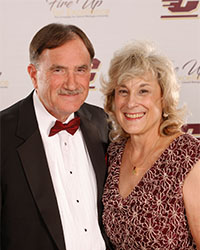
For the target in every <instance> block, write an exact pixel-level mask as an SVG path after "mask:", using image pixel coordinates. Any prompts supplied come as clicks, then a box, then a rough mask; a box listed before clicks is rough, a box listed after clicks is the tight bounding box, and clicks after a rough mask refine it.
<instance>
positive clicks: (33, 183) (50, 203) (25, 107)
mask: <svg viewBox="0 0 200 250" xmlns="http://www.w3.org/2000/svg"><path fill="white" fill-rule="evenodd" d="M18 136H19V137H21V138H23V139H24V143H23V144H22V145H21V146H20V147H19V148H18V152H19V155H20V158H21V162H22V165H23V168H24V172H25V174H26V177H27V181H28V183H29V186H30V189H31V192H32V195H33V198H34V200H35V203H36V205H37V207H38V210H39V212H40V214H41V218H42V219H43V221H44V222H45V224H46V226H47V228H48V230H49V233H50V234H51V236H52V238H53V240H54V241H55V243H56V245H57V247H58V249H59V250H65V243H64V236H63V231H62V226H61V220H60V215H59V211H58V206H57V201H56V197H55V193H54V189H53V184H52V181H51V176H50V172H49V168H48V164H47V159H46V156H45V151H44V147H43V143H42V139H41V135H40V133H39V129H38V125H37V121H36V117H35V112H34V108H33V103H32V96H29V97H28V98H26V99H25V100H24V101H23V103H22V105H21V107H20V114H19V126H18Z"/></svg>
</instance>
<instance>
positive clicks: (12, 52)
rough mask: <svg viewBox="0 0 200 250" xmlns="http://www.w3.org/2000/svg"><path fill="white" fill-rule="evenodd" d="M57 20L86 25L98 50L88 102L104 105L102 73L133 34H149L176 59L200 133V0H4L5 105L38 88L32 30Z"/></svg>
mask: <svg viewBox="0 0 200 250" xmlns="http://www.w3.org/2000/svg"><path fill="white" fill-rule="evenodd" d="M52 22H58V23H66V24H74V25H77V26H79V27H80V28H81V29H83V30H84V31H85V33H86V34H87V35H88V37H89V38H90V40H91V41H92V43H93V45H94V48H95V51H96V55H95V61H94V65H93V69H92V80H91V83H90V92H89V96H88V98H87V102H89V103H92V104H95V105H98V106H101V107H103V95H102V93H101V91H100V89H101V85H100V77H101V76H102V75H103V76H106V74H107V70H108V67H109V63H110V59H111V58H112V56H113V53H114V51H116V50H117V49H119V48H120V47H121V46H123V45H124V44H125V43H127V42H128V41H130V40H135V39H136V40H150V41H153V42H155V43H156V44H157V45H158V47H159V48H160V49H161V50H162V51H163V52H164V53H165V54H166V55H168V57H169V58H170V59H171V60H172V61H173V63H174V67H175V69H176V72H177V76H178V79H179V81H180V83H181V93H180V95H181V96H180V105H182V104H186V105H187V108H188V117H187V124H188V126H187V131H188V132H189V133H191V134H193V135H195V136H196V137H200V1H199V0H193V1H192V0H188V1H187V0H148V1H145V0H140V1H138V0H68V1H66V0H28V1H27V0H1V2H0V33H1V34H0V110H2V109H4V108H6V107H8V106H10V105H12V104H13V103H15V102H16V101H18V100H20V99H22V98H23V97H25V96H27V95H28V94H29V93H30V92H31V91H32V89H33V87H32V83H31V80H30V78H29V76H28V73H27V65H28V64H29V59H28V48H29V43H30V41H31V39H32V37H33V35H34V34H35V33H36V32H37V31H38V30H39V29H40V28H41V27H43V26H44V25H47V24H49V23H52Z"/></svg>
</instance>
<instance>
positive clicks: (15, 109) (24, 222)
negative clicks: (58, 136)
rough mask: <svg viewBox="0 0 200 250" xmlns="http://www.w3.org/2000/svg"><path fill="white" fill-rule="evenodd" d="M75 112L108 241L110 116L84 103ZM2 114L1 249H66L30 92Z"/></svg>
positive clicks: (0, 117) (0, 133)
mask: <svg viewBox="0 0 200 250" xmlns="http://www.w3.org/2000/svg"><path fill="white" fill-rule="evenodd" d="M77 114H78V115H79V116H80V118H81V124H80V128H81V131H82V133H83V136H84V140H85V142H86V145H87V148H88V152H89V155H90V158H91V161H92V164H93V167H94V171H95V174H96V180H97V189H98V197H97V204H98V216H99V225H100V228H101V230H102V234H103V236H104V237H105V240H106V241H107V239H106V236H105V234H104V231H103V226H102V222H101V214H102V202H101V195H102V192H103V186H104V183H105V178H106V164H105V152H106V148H107V144H108V127H107V121H106V115H105V113H104V111H103V110H102V109H101V108H98V107H96V106H93V105H89V104H86V103H85V104H83V105H82V107H81V108H80V110H79V111H78V112H77ZM0 115H1V116H0V122H1V123H0V124H1V125H0V126H1V127H0V136H1V138H0V139H1V145H0V146H1V155H0V157H1V166H0V167H1V185H0V187H1V190H0V199H1V200H0V209H1V211H0V212H1V244H0V245H1V250H66V248H65V243H64V236H63V231H62V226H61V220H60V215H59V211H58V205H57V200H56V197H55V193H54V188H53V184H52V180H51V176H50V172H49V168H48V164H47V159H46V156H45V151H44V147H43V143H42V139H41V135H40V132H39V129H38V124H37V120H36V116H35V112H34V108H33V98H32V93H31V94H30V95H29V96H28V97H27V98H25V99H23V100H22V101H19V102H18V103H16V104H14V105H13V106H11V107H10V108H8V109H6V110H4V111H2V112H1V114H0ZM77 240H78V239H77ZM77 250H80V249H77ZM94 250H95V246H94Z"/></svg>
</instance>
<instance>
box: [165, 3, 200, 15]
mask: <svg viewBox="0 0 200 250" xmlns="http://www.w3.org/2000/svg"><path fill="white" fill-rule="evenodd" d="M162 5H163V7H164V8H163V9H165V10H166V14H165V15H164V14H163V15H162V16H161V18H165V19H177V18H184V19H186V18H199V16H200V13H199V9H200V0H162Z"/></svg>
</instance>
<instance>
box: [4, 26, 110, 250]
mask: <svg viewBox="0 0 200 250" xmlns="http://www.w3.org/2000/svg"><path fill="white" fill-rule="evenodd" d="M93 57H94V50H93V46H92V44H91V42H90V41H89V39H88V38H87V36H86V35H85V34H84V33H83V31H81V30H80V29H79V28H78V27H76V26H73V25H62V24H55V23H53V24H49V25H47V26H45V27H43V28H42V29H41V30H40V31H38V32H37V33H36V35H35V36H34V37H33V39H32V41H31V44H30V64H29V66H28V73H29V75H30V77H31V79H32V82H33V86H34V89H35V91H33V92H32V93H31V94H30V95H29V96H28V97H26V98H25V99H23V100H21V101H19V102H18V103H16V104H14V105H13V106H11V107H9V108H8V109H6V110H4V111H2V112H1V193H0V195H1V249H2V250H65V249H67V250H81V249H83V250H87V249H88V250H95V249H97V250H105V249H106V243H105V241H106V236H105V235H104V231H103V227H102V223H101V213H102V203H101V195H102V191H103V185H104V182H105V177H106V164H105V151H106V147H107V143H108V137H107V134H108V128H107V122H106V115H105V113H104V112H103V110H102V109H101V108H98V107H95V106H93V105H89V104H86V103H84V101H85V99H86V97H87V95H88V90H89V80H90V70H91V64H92V59H93ZM74 117H75V120H73V121H72V122H71V123H72V128H70V129H71V133H72V134H70V131H69V132H67V131H66V128H65V125H63V123H68V122H69V121H70V120H72V118H74ZM79 119H80V120H79ZM77 123H78V125H79V123H80V127H79V128H78V129H77V127H78V125H77ZM54 124H55V126H54ZM59 125H60V126H61V127H62V128H61V129H62V130H59V129H60V128H59ZM52 127H53V128H52ZM64 129H65V130H64ZM76 129H77V130H76Z"/></svg>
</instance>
